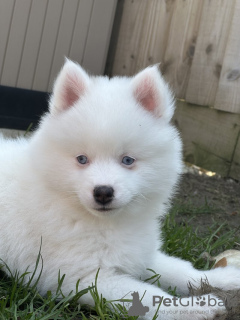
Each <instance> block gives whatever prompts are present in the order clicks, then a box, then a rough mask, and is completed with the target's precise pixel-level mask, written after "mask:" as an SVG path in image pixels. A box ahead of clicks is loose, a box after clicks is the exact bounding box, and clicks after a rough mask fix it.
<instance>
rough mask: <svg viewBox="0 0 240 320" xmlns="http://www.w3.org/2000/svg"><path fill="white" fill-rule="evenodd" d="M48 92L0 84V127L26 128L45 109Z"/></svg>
mask: <svg viewBox="0 0 240 320" xmlns="http://www.w3.org/2000/svg"><path fill="white" fill-rule="evenodd" d="M48 99H49V93H46V92H40V91H33V90H26V89H19V88H12V87H6V86H0V128H8V129H16V130H27V129H28V128H29V126H30V125H31V124H32V128H31V129H33V128H34V127H36V126H37V124H38V121H39V119H40V117H41V115H42V114H43V113H44V112H46V111H47V106H48Z"/></svg>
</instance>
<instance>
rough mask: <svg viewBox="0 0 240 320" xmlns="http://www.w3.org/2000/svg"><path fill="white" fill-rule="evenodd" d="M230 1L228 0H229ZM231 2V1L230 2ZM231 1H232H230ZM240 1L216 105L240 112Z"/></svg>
mask: <svg viewBox="0 0 240 320" xmlns="http://www.w3.org/2000/svg"><path fill="white" fill-rule="evenodd" d="M227 2H228V1H227ZM228 3H229V2H228ZM230 3H231V1H230ZM239 34H240V1H236V4H235V8H234V15H233V19H232V21H231V31H230V35H229V39H228V42H227V48H226V53H225V57H224V61H223V67H222V72H221V78H220V82H219V86H218V90H217V95H216V100H215V104H214V107H215V108H216V109H219V110H224V111H229V112H233V113H240V36H239Z"/></svg>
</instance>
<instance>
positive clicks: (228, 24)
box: [107, 0, 240, 179]
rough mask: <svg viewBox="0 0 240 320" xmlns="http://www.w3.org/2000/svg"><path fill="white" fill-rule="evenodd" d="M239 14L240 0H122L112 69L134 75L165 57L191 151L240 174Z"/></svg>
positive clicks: (195, 158) (204, 162)
mask: <svg viewBox="0 0 240 320" xmlns="http://www.w3.org/2000/svg"><path fill="white" fill-rule="evenodd" d="M120 16H121V19H120V18H119V17H120ZM239 17H240V0H148V1H146V0H125V1H123V0H120V1H119V5H118V9H117V20H116V21H118V23H116V25H115V29H114V33H113V36H112V42H111V50H110V53H109V57H108V62H109V66H108V69H107V71H108V73H110V74H118V75H132V74H134V73H136V72H137V71H139V70H140V69H142V68H144V67H146V66H148V65H150V64H154V63H159V62H160V63H161V64H160V68H161V70H162V72H163V74H164V76H165V79H166V80H167V81H168V82H169V83H170V85H171V87H172V89H173V91H174V92H175V95H176V97H177V98H178V99H179V101H178V103H177V105H178V107H177V110H176V114H175V117H174V121H175V123H176V125H177V126H178V127H179V129H180V131H181V133H182V137H183V141H184V154H185V158H186V159H187V160H189V161H191V162H194V163H196V164H197V165H200V166H203V167H205V168H206V169H210V170H214V171H217V172H219V173H221V174H222V175H224V176H231V177H234V178H237V179H240V139H239V138H240V115H239V114H240V18H239ZM119 21H120V23H119ZM117 24H118V26H117ZM206 106H207V107H206Z"/></svg>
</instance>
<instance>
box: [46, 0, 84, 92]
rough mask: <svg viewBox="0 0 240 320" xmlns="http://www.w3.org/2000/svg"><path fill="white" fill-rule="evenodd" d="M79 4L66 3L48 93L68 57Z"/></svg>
mask: <svg viewBox="0 0 240 320" xmlns="http://www.w3.org/2000/svg"><path fill="white" fill-rule="evenodd" d="M78 4H79V0H71V4H69V2H68V1H66V0H65V1H64V5H63V10H62V13H61V20H60V23H59V29H58V35H57V39H56V43H55V48H54V54H53V58H52V63H51V68H50V73H49V79H48V84H47V86H48V90H47V91H49V92H50V91H51V90H52V86H53V81H54V79H55V77H56V75H57V73H58V72H59V70H60V69H61V67H62V65H63V63H64V57H65V55H67V56H68V52H69V50H70V46H71V42H72V36H73V31H74V27H75V21H76V15H77V13H78Z"/></svg>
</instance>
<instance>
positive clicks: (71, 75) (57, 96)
mask: <svg viewBox="0 0 240 320" xmlns="http://www.w3.org/2000/svg"><path fill="white" fill-rule="evenodd" d="M89 83H90V77H89V75H88V74H87V73H86V72H85V71H84V70H83V68H82V67H81V66H80V65H78V64H77V63H74V62H72V61H71V60H68V59H66V62H65V64H64V66H63V68H62V70H61V71H60V73H59V75H58V77H57V79H56V81H55V83H54V87H53V93H52V96H51V99H50V112H51V113H52V114H57V113H59V112H62V111H64V110H67V109H68V108H71V107H72V106H73V105H74V104H75V103H76V102H77V101H78V100H79V99H81V97H82V96H83V95H84V94H85V93H86V91H87V89H88V86H89Z"/></svg>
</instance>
